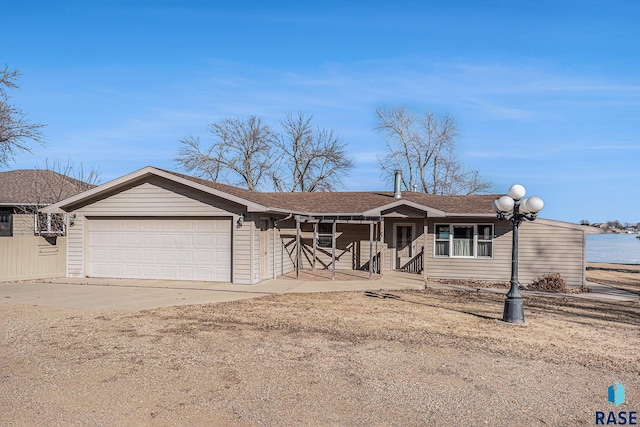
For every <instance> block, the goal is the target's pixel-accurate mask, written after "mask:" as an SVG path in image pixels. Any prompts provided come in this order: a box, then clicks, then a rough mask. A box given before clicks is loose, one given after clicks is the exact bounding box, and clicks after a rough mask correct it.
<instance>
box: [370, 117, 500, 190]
mask: <svg viewBox="0 0 640 427" xmlns="http://www.w3.org/2000/svg"><path fill="white" fill-rule="evenodd" d="M376 117H377V122H378V123H377V126H376V130H377V131H379V132H381V133H383V134H384V135H385V136H386V145H385V148H386V150H385V154H384V155H383V156H382V157H381V158H378V161H379V163H380V166H381V168H382V174H383V176H384V177H386V178H387V179H388V180H389V181H391V180H392V179H393V172H394V170H396V169H400V170H402V179H403V184H404V186H405V187H406V188H407V189H409V190H413V189H414V188H418V190H419V191H421V192H425V193H430V194H474V193H481V192H483V191H487V190H488V189H489V188H490V184H489V183H487V182H485V181H484V180H483V179H482V178H481V177H480V174H479V172H478V171H476V170H470V169H465V168H464V167H463V166H462V165H461V163H460V162H459V161H458V159H457V157H456V152H455V139H456V137H457V133H458V130H457V125H456V121H455V119H454V118H453V117H451V116H448V115H447V116H444V117H443V118H438V117H436V116H435V115H434V114H433V113H432V112H429V111H427V112H425V113H424V114H423V115H422V116H418V115H416V114H414V113H411V112H409V111H407V109H406V108H405V107H397V108H390V109H377V110H376Z"/></svg>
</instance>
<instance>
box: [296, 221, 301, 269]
mask: <svg viewBox="0 0 640 427" xmlns="http://www.w3.org/2000/svg"><path fill="white" fill-rule="evenodd" d="M298 278H300V216H299V215H296V279H298Z"/></svg>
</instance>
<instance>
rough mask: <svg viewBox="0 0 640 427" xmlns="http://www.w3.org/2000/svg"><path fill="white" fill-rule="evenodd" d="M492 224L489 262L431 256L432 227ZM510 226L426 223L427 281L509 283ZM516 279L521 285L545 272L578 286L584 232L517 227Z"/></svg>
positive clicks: (533, 224) (531, 225)
mask: <svg viewBox="0 0 640 427" xmlns="http://www.w3.org/2000/svg"><path fill="white" fill-rule="evenodd" d="M456 223H463V224H487V223H493V224H494V235H495V236H496V237H495V238H494V247H493V258H492V259H481V258H449V257H434V249H433V243H434V234H433V233H434V225H435V224H456ZM511 242H512V226H511V223H510V222H508V221H499V220H491V219H489V220H487V219H484V218H479V219H476V220H475V221H474V220H473V219H472V218H469V219H467V218H465V219H450V218H446V219H443V218H437V219H430V220H429V234H428V249H427V250H428V252H427V276H428V278H430V279H461V280H462V279H464V280H467V279H472V280H473V279H475V280H483V281H495V282H509V281H510V280H511ZM518 252H519V256H518V267H519V268H518V279H519V282H520V283H521V284H523V285H528V284H530V283H531V282H532V281H533V280H534V279H535V278H536V277H539V276H541V275H544V274H546V273H560V274H561V275H562V277H563V278H564V279H565V281H566V282H567V284H569V285H571V286H580V285H581V284H582V282H583V271H584V233H583V232H582V231H580V230H573V229H570V228H563V227H555V226H550V225H546V224H540V223H536V222H525V223H523V224H521V226H520V228H519V247H518Z"/></svg>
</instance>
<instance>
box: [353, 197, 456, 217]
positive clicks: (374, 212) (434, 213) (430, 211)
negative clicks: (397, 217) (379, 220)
mask: <svg viewBox="0 0 640 427" xmlns="http://www.w3.org/2000/svg"><path fill="white" fill-rule="evenodd" d="M402 205H405V206H409V207H410V208H414V209H418V210H421V211H424V212H426V213H427V215H428V216H430V217H445V216H447V214H446V212H444V211H441V210H439V209H434V208H431V207H429V206H425V205H421V204H420V203H416V202H412V201H410V200H404V199H400V200H397V201H395V202H392V203H387V204H386V205H382V206H378V207H376V208H373V209H370V210H368V211H365V212H363V213H362V215H363V216H374V217H375V216H382V211H386V210H389V209H393V208H396V207H398V206H402Z"/></svg>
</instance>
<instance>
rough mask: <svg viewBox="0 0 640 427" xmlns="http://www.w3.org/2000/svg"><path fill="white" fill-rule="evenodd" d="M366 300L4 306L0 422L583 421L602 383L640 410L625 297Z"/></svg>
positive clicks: (635, 348) (635, 318) (599, 402)
mask: <svg viewBox="0 0 640 427" xmlns="http://www.w3.org/2000/svg"><path fill="white" fill-rule="evenodd" d="M370 295H371V294H369V296H368V295H367V294H365V293H363V292H342V293H326V294H285V295H276V296H268V297H263V298H257V299H252V300H244V301H236V302H230V303H220V304H211V305H198V306H183V307H169V308H163V309H156V310H149V311H142V312H138V313H123V312H113V311H111V312H106V311H104V312H99V311H81V310H70V309H57V308H49V307H38V306H19V305H5V306H3V308H2V311H0V316H2V318H0V326H2V327H4V330H3V331H1V330H0V332H1V333H2V334H1V335H0V337H2V338H3V339H2V348H0V377H1V379H2V383H1V386H0V387H1V390H0V391H1V394H0V425H2V426H5V425H19V426H23V425H54V426H55V425H65V426H66V425H151V426H156V425H158V426H160V425H190V426H191V425H403V426H404V425H476V426H477V425H512V426H524V425H527V426H535V425H593V424H594V422H595V411H607V412H608V411H609V410H612V409H615V407H613V406H612V405H610V404H609V403H608V402H607V400H606V397H607V396H606V391H607V386H609V385H610V384H612V383H614V382H615V381H619V382H621V383H622V384H624V385H625V386H626V388H627V403H625V404H623V406H621V407H619V408H618V409H616V410H627V411H630V410H636V411H638V410H640V364H639V362H638V360H640V328H639V326H640V305H639V304H638V303H618V304H610V303H598V302H592V301H586V300H574V299H558V298H553V299H551V298H549V299H545V298H527V299H526V301H525V307H526V308H525V310H526V317H527V324H526V325H525V326H514V325H508V324H504V323H502V322H500V321H499V320H498V319H499V318H500V317H501V314H502V304H503V297H502V296H500V295H494V294H490V293H484V292H454V291H434V290H429V289H427V290H426V291H402V292H397V291H395V292H393V296H394V298H389V297H387V298H382V297H381V296H382V294H381V293H378V294H375V295H378V297H375V295H374V296H370ZM388 296H389V295H388Z"/></svg>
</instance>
